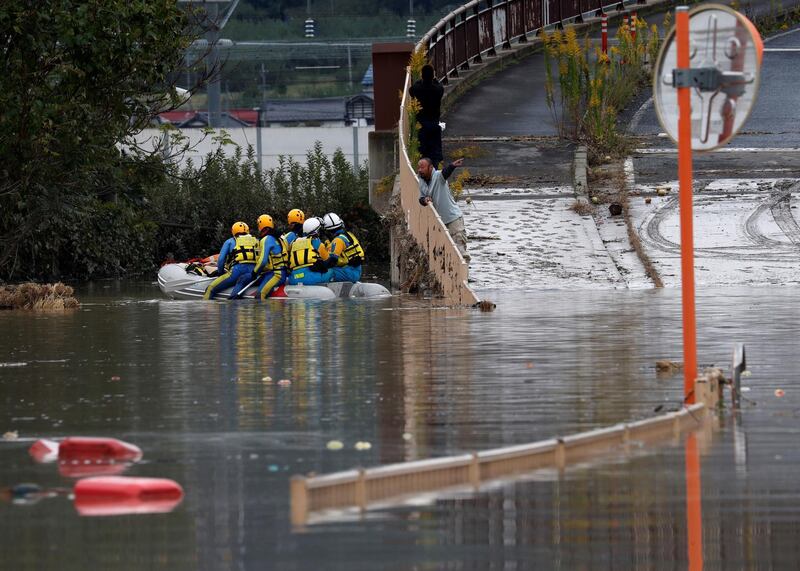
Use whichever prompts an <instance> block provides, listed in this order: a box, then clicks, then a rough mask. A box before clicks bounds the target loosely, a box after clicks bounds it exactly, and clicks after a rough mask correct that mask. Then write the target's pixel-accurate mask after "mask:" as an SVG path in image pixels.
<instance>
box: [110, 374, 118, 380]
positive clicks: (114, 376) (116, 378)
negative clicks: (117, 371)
mask: <svg viewBox="0 0 800 571" xmlns="http://www.w3.org/2000/svg"><path fill="white" fill-rule="evenodd" d="M111 380H112V381H119V380H120V377H119V376H118V375H112V376H111Z"/></svg>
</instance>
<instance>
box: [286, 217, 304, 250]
mask: <svg viewBox="0 0 800 571" xmlns="http://www.w3.org/2000/svg"><path fill="white" fill-rule="evenodd" d="M305 221H306V215H305V214H304V213H303V211H302V210H300V209H299V208H293V209H292V210H290V211H289V215H288V216H287V217H286V223H287V224H288V225H289V230H288V231H287V232H286V234H284V235H283V239H284V241H285V242H286V244H287V245H288V246H289V248H291V247H292V242H294V241H295V238H297V237H298V236H300V235H301V234H302V233H303V223H304V222H305ZM289 251H291V250H289Z"/></svg>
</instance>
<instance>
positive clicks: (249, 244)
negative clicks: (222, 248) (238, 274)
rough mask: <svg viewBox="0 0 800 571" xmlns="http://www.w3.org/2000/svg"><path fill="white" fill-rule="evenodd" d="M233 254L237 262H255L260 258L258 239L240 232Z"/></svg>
mask: <svg viewBox="0 0 800 571" xmlns="http://www.w3.org/2000/svg"><path fill="white" fill-rule="evenodd" d="M231 255H232V256H233V261H234V263H236V264H255V263H256V260H257V259H258V240H257V239H256V238H254V237H253V236H251V235H250V234H239V235H238V236H236V245H235V246H234V247H233V250H232V251H231Z"/></svg>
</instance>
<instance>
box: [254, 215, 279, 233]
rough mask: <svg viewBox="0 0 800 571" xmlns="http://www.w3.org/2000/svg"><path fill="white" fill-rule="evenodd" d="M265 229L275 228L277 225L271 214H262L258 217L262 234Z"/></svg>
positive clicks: (259, 229)
mask: <svg viewBox="0 0 800 571" xmlns="http://www.w3.org/2000/svg"><path fill="white" fill-rule="evenodd" d="M264 228H275V223H274V222H273V221H272V216H270V215H269V214H262V215H261V216H259V217H258V231H259V232H261V231H263V230H264Z"/></svg>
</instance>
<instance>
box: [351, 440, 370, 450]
mask: <svg viewBox="0 0 800 571" xmlns="http://www.w3.org/2000/svg"><path fill="white" fill-rule="evenodd" d="M370 448H372V444H370V443H369V442H364V441H361V440H359V441H358V442H356V445H355V449H356V450H369V449H370Z"/></svg>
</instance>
